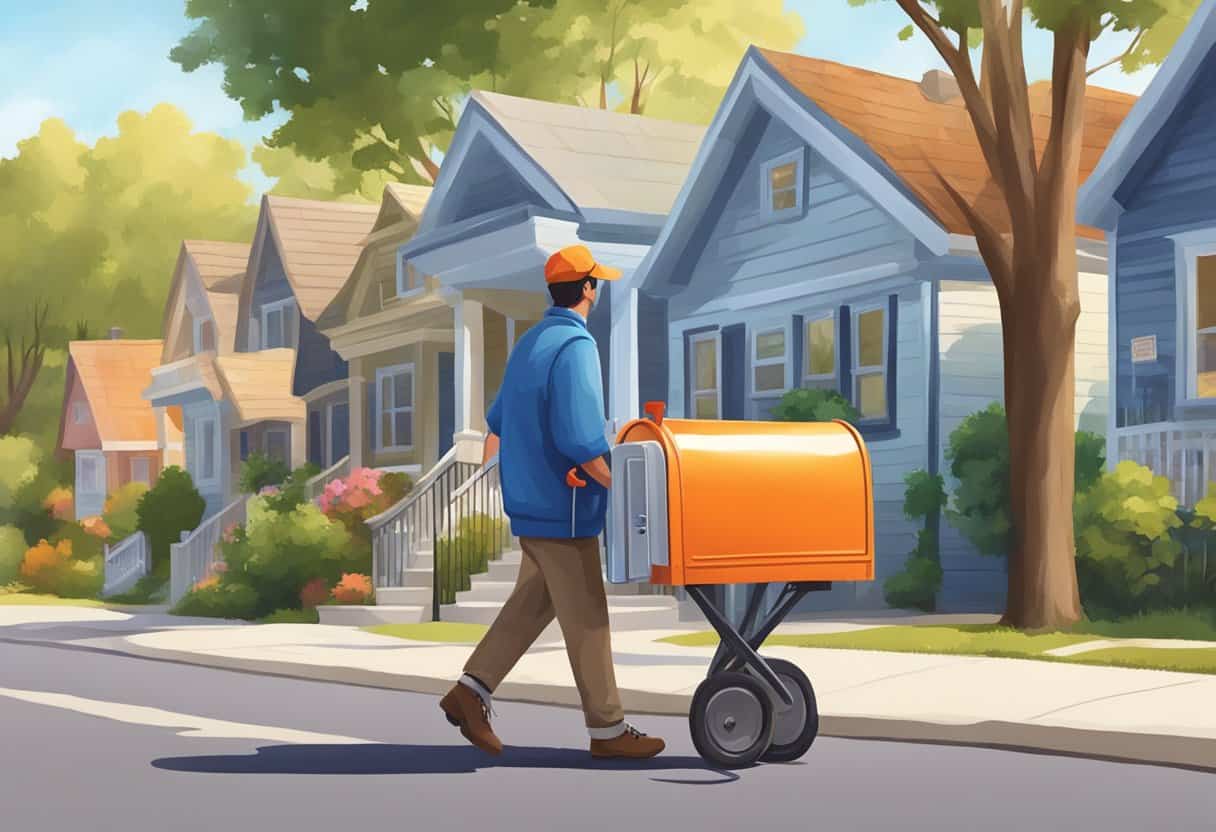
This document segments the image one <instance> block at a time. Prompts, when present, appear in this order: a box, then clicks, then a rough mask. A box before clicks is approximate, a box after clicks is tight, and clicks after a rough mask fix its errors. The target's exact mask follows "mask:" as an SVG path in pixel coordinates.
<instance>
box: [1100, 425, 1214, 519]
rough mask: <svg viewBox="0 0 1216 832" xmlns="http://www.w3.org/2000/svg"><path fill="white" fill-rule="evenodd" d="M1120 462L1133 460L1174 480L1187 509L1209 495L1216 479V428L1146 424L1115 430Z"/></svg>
mask: <svg viewBox="0 0 1216 832" xmlns="http://www.w3.org/2000/svg"><path fill="white" fill-rule="evenodd" d="M1115 442H1116V448H1115V452H1116V454H1117V459H1119V460H1123V459H1130V460H1132V461H1134V462H1137V463H1139V464H1141V465H1143V466H1145V467H1147V468H1149V469H1151V470H1152V471H1153V473H1154V474H1157V475H1159V476H1163V477H1165V478H1166V479H1168V480H1169V481H1170V486H1171V490H1172V491H1173V494H1174V496H1175V497H1176V498H1177V499H1178V502H1179V503H1181V504H1182V505H1183V506H1193V505H1194V504H1195V503H1197V502H1198V501H1199V500H1202V499H1203V498H1204V497H1205V496H1206V495H1207V490H1208V483H1209V482H1211V481H1212V480H1213V479H1214V478H1216V429H1213V427H1211V426H1204V427H1194V428H1192V427H1189V426H1187V427H1179V426H1174V425H1143V426H1137V427H1128V428H1119V429H1117V430H1116V431H1115Z"/></svg>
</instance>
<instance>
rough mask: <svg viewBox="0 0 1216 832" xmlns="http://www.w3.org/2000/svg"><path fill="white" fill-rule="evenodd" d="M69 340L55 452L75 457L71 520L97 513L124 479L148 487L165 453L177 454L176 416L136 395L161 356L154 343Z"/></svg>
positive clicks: (117, 335)
mask: <svg viewBox="0 0 1216 832" xmlns="http://www.w3.org/2000/svg"><path fill="white" fill-rule="evenodd" d="M110 335H111V337H110V340H97V341H72V342H71V343H69V344H68V366H67V378H66V381H65V390H64V396H63V410H62V413H61V415H60V419H59V440H58V442H57V451H58V453H59V454H60V456H62V457H67V456H69V455H71V456H73V457H74V458H75V464H76V477H75V489H74V493H75V504H76V519H78V520H79V519H81V518H84V517H92V516H96V515H99V514H101V513H102V511H103V509H104V507H105V501H106V497H107V496H109V495H110V494H112V493H114V492H115V491H116V490H118V489H119V488H121V487H122V486H124V485H126V484H127V483H130V482H142V483H144V484H146V485H152V484H153V483H154V482H155V481H156V477H157V475H159V474H160V469H161V466H162V465H163V464H165V453H166V452H168V453H169V454H170V456H172V454H173V452H174V451H177V452H178V453H180V447H181V445H180V433H179V428H180V425H181V414H180V412H179V411H178V410H177V409H176V408H165V407H156V408H154V407H153V406H152V405H151V404H149V403H148V402H147V401H145V400H144V399H143V398H141V396H140V392H141V391H142V390H143V389H144V387H146V386H147V384H148V381H149V379H150V378H151V376H152V368H153V367H155V366H156V365H157V364H158V363H159V361H160V356H161V342H160V341H133V340H126V339H123V338H122V337H121V330H117V329H114V330H111V332H110Z"/></svg>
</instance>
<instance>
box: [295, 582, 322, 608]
mask: <svg viewBox="0 0 1216 832" xmlns="http://www.w3.org/2000/svg"><path fill="white" fill-rule="evenodd" d="M328 600H329V583H328V582H327V581H326V580H325V579H324V578H313V579H312V580H311V581H309V582H308V583H306V584H304V587H303V589H301V590H300V606H302V607H315V606H317V605H318V604H324V603H325V602H326V601H328Z"/></svg>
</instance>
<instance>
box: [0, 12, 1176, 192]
mask: <svg viewBox="0 0 1216 832" xmlns="http://www.w3.org/2000/svg"><path fill="white" fill-rule="evenodd" d="M738 1H739V2H748V0H738ZM787 5H788V6H789V7H790V8H792V9H795V10H797V11H798V12H799V13H800V14H801V15H802V17H803V19H804V20H805V22H806V30H807V34H806V37H805V38H803V40H802V41H801V42H800V43H799V44H798V47H797V51H799V52H801V53H803V54H807V55H813V56H815V57H820V58H827V59H830V60H836V61H840V62H842V63H850V64H855V65H858V66H864V67H867V68H870V69H874V70H877V71H880V72H886V73H890V74H892V75H902V76H905V77H909V78H920V76H921V75H922V74H923V73H924V72H925V70H926V69H930V68H933V67H940V68H944V66H943V65H942V63H941V61H940V59H938V57H937V56H936V54H935V53H934V52H933V49H932V47H930V46H929V44H928V43H927V42H926V41H925V39H924V38H923V37H921V36H920V35H919V34H918V35H917V36H916V37H914V38H913V39H912V40H910V41H906V42H900V41H899V40H898V39H897V37H896V33H897V32H898V31H899V30H900V29H901V28H902V27H903V26H904V25H905V23H906V19H905V18H904V17H903V13H902V12H901V11H900V10H899V8H898V7H897V6H896V5H895V4H894V3H892V2H887V3H878V4H875V5H870V6H865V7H862V8H853V7H850V6H849V5H848V2H847V0H787ZM183 8H184V3H183V2H181V0H108V2H104V3H98V2H97V0H37V1H35V2H31V0H3V2H2V3H0V156H11V155H13V154H14V153H15V152H16V143H17V141H18V140H20V139H22V138H24V137H26V136H29V135H31V134H32V133H34V132H36V131H37V129H38V125H39V124H40V123H41V122H42V120H43V119H45V118H48V117H51V116H59V117H61V118H63V119H64V120H65V121H67V122H68V124H69V125H71V126H72V128H73V129H75V130H76V131H77V132H78V133H79V134H80V136H81V137H82V138H83V139H85V140H87V141H90V142H91V141H94V140H96V139H97V138H98V137H100V136H102V135H108V134H111V133H113V132H114V130H115V119H116V117H117V116H118V114H119V113H120V112H122V111H124V110H130V109H135V110H140V111H146V110H148V109H150V108H151V107H152V106H153V105H154V104H157V103H159V102H161V101H168V102H171V103H173V104H175V105H177V106H178V107H180V108H181V109H183V110H184V111H185V112H186V113H188V114H189V116H190V117H191V119H192V120H193V122H194V124H195V126H196V128H198V129H202V130H212V131H215V132H217V133H220V134H221V135H224V136H227V137H230V138H235V139H239V140H240V141H242V142H243V143H244V144H245V145H246V146H251V145H253V144H255V143H256V142H257V141H258V140H259V139H260V138H261V137H262V136H264V135H266V134H268V133H269V132H270V131H271V130H273V129H274V127H275V126H277V125H278V124H279V123H281V121H282V120H283V116H282V115H281V114H278V115H273V116H270V117H268V118H266V119H263V120H262V121H260V122H246V121H244V119H243V118H242V114H241V108H240V107H239V106H238V105H237V104H236V103H235V102H234V101H232V100H230V99H229V98H227V97H226V96H225V95H224V93H223V90H222V88H221V82H222V72H221V70H220V68H219V67H215V66H210V67H205V68H203V69H200V70H198V71H196V72H193V73H185V72H182V71H181V69H180V68H179V67H178V66H177V65H176V64H174V63H173V62H171V61H170V60H169V58H168V53H169V50H170V49H171V48H172V47H173V46H174V44H176V43H177V41H178V40H179V39H180V38H181V37H182V36H183V35H184V34H186V33H187V32H188V31H189V30H190V29H191V28H192V23H191V21H189V20H187V19H186V17H185V15H184V13H183ZM1125 44H1126V38H1124V37H1113V38H1108V39H1104V41H1102V42H1100V43H1099V44H1097V45H1096V46H1095V49H1094V60H1095V61H1097V60H1101V59H1103V58H1105V57H1109V56H1112V55H1114V54H1117V53H1118V52H1119V51H1121V49H1122V47H1123V46H1124V45H1125ZM1027 48H1028V62H1029V66H1030V72H1031V74H1032V76H1033V79H1040V78H1045V77H1046V76H1047V75H1048V74H1049V71H1050V43H1049V41H1048V39H1047V38H1046V37H1045V36H1043V35H1041V34H1032V35H1031V36H1030V37H1029V39H1028V47H1027ZM1151 77H1152V70H1146V71H1143V72H1140V73H1137V74H1136V75H1134V76H1124V75H1122V74H1121V73H1120V72H1119V70H1118V69H1117V68H1112V69H1109V70H1106V71H1104V72H1102V73H1101V74H1100V75H1098V76H1095V79H1094V80H1095V82H1096V83H1101V84H1103V85H1105V86H1111V87H1116V88H1118V89H1123V90H1127V91H1128V92H1134V93H1138V92H1141V91H1143V89H1144V87H1145V86H1146V85H1147V84H1148V82H1149V80H1150V79H1151ZM1033 79H1032V80H1033ZM246 178H247V179H248V181H250V183H251V184H253V185H254V187H255V188H257V189H259V190H260V189H262V188H264V187H267V186H268V184H269V183H268V182H267V180H265V178H264V177H262V176H261V175H260V172H259V171H258V170H257V168H256V166H254V167H251V169H250V170H249V172H248V173H247V174H246Z"/></svg>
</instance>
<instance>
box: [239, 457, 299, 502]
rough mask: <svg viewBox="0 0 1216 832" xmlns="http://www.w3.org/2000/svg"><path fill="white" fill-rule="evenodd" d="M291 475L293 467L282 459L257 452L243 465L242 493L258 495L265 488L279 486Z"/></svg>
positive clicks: (246, 459) (247, 458)
mask: <svg viewBox="0 0 1216 832" xmlns="http://www.w3.org/2000/svg"><path fill="white" fill-rule="evenodd" d="M289 474H291V467H290V466H289V465H288V464H287V463H286V462H283V461H282V460H281V459H276V458H274V457H272V456H269V455H267V454H264V453H262V452H260V451H255V452H254V453H251V454H250V455H249V456H248V457H246V458H245V461H244V462H243V463H241V480H240V485H241V491H242V492H243V493H245V494H257V493H258V492H259V491H261V490H262V489H263V488H266V487H268V486H271V485H279V484H280V483H282V482H283V480H285V479H287V477H288V475H289Z"/></svg>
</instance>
